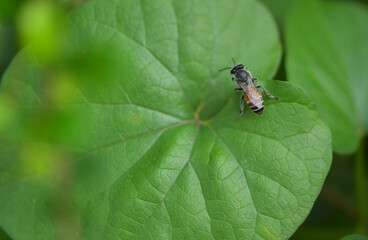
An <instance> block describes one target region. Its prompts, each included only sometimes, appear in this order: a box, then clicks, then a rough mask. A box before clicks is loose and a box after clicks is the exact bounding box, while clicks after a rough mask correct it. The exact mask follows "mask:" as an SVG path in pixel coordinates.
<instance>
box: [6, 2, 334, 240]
mask: <svg viewBox="0 0 368 240" xmlns="http://www.w3.org/2000/svg"><path fill="white" fill-rule="evenodd" d="M70 23H71V25H70V26H69V28H68V35H67V37H68V39H69V42H68V43H69V44H70V46H71V47H74V48H76V49H82V50H81V54H80V55H77V56H70V59H71V62H70V63H69V64H68V63H66V64H65V65H64V68H65V69H67V71H66V70H64V71H62V72H61V73H60V72H59V73H58V72H57V71H56V73H55V72H53V71H52V69H48V68H47V67H45V66H43V64H40V62H39V61H38V58H37V55H34V54H32V53H30V52H28V51H26V50H25V51H23V52H21V53H20V54H19V55H18V56H17V57H16V58H15V60H14V61H13V63H12V65H11V66H10V68H9V69H8V71H7V73H6V75H5V77H4V79H3V82H2V85H1V86H0V87H1V92H3V93H4V94H7V95H10V96H12V98H14V99H16V101H17V102H18V104H19V107H20V108H21V111H22V110H23V111H26V113H28V114H29V115H30V116H29V117H28V118H29V119H31V120H29V121H28V122H30V123H34V124H35V126H37V128H35V129H32V126H33V124H30V127H28V128H26V129H30V130H27V134H25V136H26V138H25V140H23V138H22V140H23V141H21V142H20V143H19V144H17V142H16V141H13V142H14V144H13V145H11V147H8V148H6V147H5V145H3V144H0V156H1V159H0V160H1V161H0V175H1V176H2V178H1V182H0V224H1V226H3V227H4V229H6V230H7V232H9V233H10V234H11V236H12V237H13V238H14V239H16V240H18V239H22V240H23V239H24V240H26V239H32V240H33V239H41V240H42V239H47V240H49V239H55V238H56V239H57V238H62V239H77V237H78V235H79V239H88V240H93V239H109V240H110V239H112V240H113V239H138V238H139V239H143V238H152V239H287V238H289V237H290V236H291V235H292V233H293V232H294V231H295V230H296V229H297V227H298V226H299V225H300V224H301V223H302V222H303V221H304V219H305V218H306V216H307V215H308V213H309V211H310V209H311V207H312V205H313V203H314V200H315V199H316V197H317V195H318V194H319V192H320V189H321V187H322V184H323V182H324V179H325V177H326V174H327V172H328V169H329V166H330V161H331V137H330V132H329V130H328V128H327V126H326V125H325V124H324V123H323V122H322V121H321V119H320V118H319V115H318V113H317V111H316V109H315V107H314V105H313V104H312V103H311V99H310V98H309V97H308V96H307V95H306V94H305V92H304V91H303V90H301V89H299V88H298V87H296V86H294V85H293V84H290V83H286V82H279V81H270V80H267V79H270V78H272V76H273V74H274V72H275V71H276V69H277V66H278V63H279V59H280V54H281V53H280V43H279V40H278V34H277V30H276V27H275V24H274V22H273V21H272V19H271V18H270V15H269V14H268V12H267V11H266V10H265V9H264V8H263V7H262V6H261V5H260V4H259V3H258V2H256V1H241V2H238V1H234V2H230V3H229V1H176V0H175V1H167V0H160V1H141V2H140V1H135V0H131V1H126V0H124V1H122V0H108V1H106V0H104V1H102V0H95V1H89V2H87V3H86V4H84V5H82V6H81V7H80V8H79V9H76V10H75V11H74V12H73V14H72V16H71V20H70ZM240 29H241V31H240ZM91 49H93V50H92V51H89V50H91ZM83 51H85V52H84V53H83ZM66 55H68V54H67V53H66ZM71 55H73V54H71ZM231 56H233V57H235V59H236V60H237V61H238V62H242V63H245V64H246V65H247V66H248V67H249V68H250V69H251V70H252V73H253V75H254V76H257V77H259V79H260V80H263V81H262V83H263V85H264V86H265V87H266V88H267V89H268V90H269V91H270V92H271V93H272V94H274V95H276V96H278V97H280V99H281V100H273V99H265V111H264V113H263V115H261V116H258V115H256V114H254V113H252V112H251V111H250V110H249V109H248V108H247V110H246V112H245V114H244V116H243V117H242V119H241V120H239V121H237V120H236V118H237V116H238V114H239V97H240V96H239V95H238V94H235V93H234V92H233V89H234V88H235V87H236V86H235V85H234V83H233V82H232V81H231V80H230V79H231V76H230V75H229V74H228V73H225V72H218V69H220V68H222V67H226V66H229V65H230V64H231V60H230V57H231ZM72 63H73V64H72ZM54 71H55V70H54ZM65 81H67V83H64V82H65ZM60 89H62V90H60ZM68 109H69V110H70V111H71V112H72V113H75V112H77V113H83V114H79V115H74V114H71V115H68V116H70V117H69V118H66V119H68V121H69V122H71V123H74V122H75V121H76V122H79V123H78V124H79V126H80V128H79V129H76V130H74V131H73V129H74V128H72V127H69V124H66V125H64V124H65V121H56V120H55V121H51V123H50V122H47V121H45V119H44V117H40V118H39V120H40V122H41V124H40V123H37V121H34V119H37V117H35V113H42V114H40V116H45V115H46V116H47V117H46V119H47V118H50V119H63V118H60V117H59V113H60V111H61V112H62V113H64V112H67V113H68V111H67V110H68ZM26 116H28V115H26ZM73 120H74V121H73ZM57 123H58V124H60V125H61V126H63V128H62V129H66V130H65V131H63V133H64V135H63V134H61V133H59V132H57V135H58V134H60V135H58V136H59V137H57V138H55V137H53V133H54V132H55V131H56V128H55V126H57ZM30 136H31V137H30ZM33 138H36V140H39V141H41V143H38V142H36V141H30V140H32V139H33ZM49 139H50V146H47V147H44V148H45V152H44V153H43V154H40V156H41V157H42V159H41V160H39V159H38V161H41V168H36V170H37V171H36V173H37V174H32V172H35V171H30V172H26V171H19V168H21V169H22V167H23V168H24V166H26V167H27V166H30V165H25V164H24V163H27V164H32V163H33V162H34V163H37V162H38V161H37V159H35V158H38V157H39V154H37V153H34V152H37V151H41V150H39V149H40V148H41V147H42V146H44V145H43V144H44V143H45V141H46V140H49ZM55 142H56V143H58V144H57V145H56V144H53V143H55ZM60 143H62V144H60ZM60 145H64V146H63V147H61V146H60ZM64 148H67V149H69V150H71V151H70V152H67V153H64V152H63V151H62V150H64ZM18 152H20V153H24V154H23V155H21V156H22V157H23V158H22V159H23V160H22V161H19V160H18V159H17V158H16V157H17V156H16V154H14V153H18ZM71 154H73V155H71ZM32 159H33V160H32ZM45 159H50V160H49V161H50V163H49V165H47V164H45V161H47V160H45ZM29 161H30V162H29ZM45 166H50V167H49V169H48V168H47V167H45ZM26 169H28V168H26ZM46 170H49V171H50V173H48V172H47V171H46Z"/></svg>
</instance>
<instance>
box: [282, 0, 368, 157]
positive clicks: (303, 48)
mask: <svg viewBox="0 0 368 240" xmlns="http://www.w3.org/2000/svg"><path fill="white" fill-rule="evenodd" d="M367 24H368V10H367V8H366V7H363V6H360V5H358V4H356V3H351V2H329V1H303V3H301V4H300V5H299V6H298V7H297V8H296V9H295V11H294V12H293V13H292V14H291V16H290V17H289V18H288V20H287V27H286V49H287V64H286V65H287V75H288V79H289V81H291V82H294V83H297V84H298V85H300V86H302V87H303V88H304V89H306V90H307V91H308V93H309V94H310V95H311V96H312V98H313V99H314V100H315V101H316V104H317V108H318V110H319V112H320V114H321V117H322V119H324V120H325V121H326V123H327V124H328V125H329V126H330V128H331V131H332V137H333V149H334V150H335V151H337V152H340V153H351V152H354V151H356V149H357V147H358V143H359V140H360V138H361V136H362V135H363V134H364V133H366V132H367V130H368V111H367V105H368V95H367V89H368V65H367V61H366V59H367V58H368V47H367V42H368V32H367V31H366V28H367Z"/></svg>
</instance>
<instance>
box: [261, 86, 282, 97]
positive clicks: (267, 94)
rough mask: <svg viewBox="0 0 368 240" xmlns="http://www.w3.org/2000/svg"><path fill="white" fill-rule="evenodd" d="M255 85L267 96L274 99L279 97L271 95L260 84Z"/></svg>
mask: <svg viewBox="0 0 368 240" xmlns="http://www.w3.org/2000/svg"><path fill="white" fill-rule="evenodd" d="M256 87H257V88H260V89H262V91H263V92H264V93H265V94H266V96H267V97H269V98H274V99H279V98H278V97H275V96H272V95H271V94H269V92H267V91H266V89H264V87H262V86H256Z"/></svg>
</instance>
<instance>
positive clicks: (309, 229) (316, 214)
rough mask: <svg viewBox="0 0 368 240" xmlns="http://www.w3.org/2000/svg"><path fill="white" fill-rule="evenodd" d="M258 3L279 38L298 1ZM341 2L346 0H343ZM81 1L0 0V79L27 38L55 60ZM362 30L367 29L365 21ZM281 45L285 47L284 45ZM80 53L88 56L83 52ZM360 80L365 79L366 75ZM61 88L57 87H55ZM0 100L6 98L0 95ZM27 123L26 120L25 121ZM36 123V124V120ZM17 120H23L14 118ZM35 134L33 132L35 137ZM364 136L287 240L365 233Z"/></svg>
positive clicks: (281, 75)
mask: <svg viewBox="0 0 368 240" xmlns="http://www.w3.org/2000/svg"><path fill="white" fill-rule="evenodd" d="M341 1H344V0H341ZM261 2H263V3H264V4H265V6H266V7H267V8H268V9H269V10H270V12H271V13H272V14H273V16H274V18H275V20H276V21H277V23H278V26H279V29H280V32H281V39H282V41H283V42H284V40H285V39H284V30H285V19H286V18H287V16H288V14H289V12H290V11H292V9H293V6H294V5H295V4H297V2H298V1H296V0H280V1H275V0H262V1H261ZM345 2H352V1H349V0H345ZM355 2H359V3H360V6H361V7H362V8H367V7H368V1H365V0H361V1H355ZM82 3H83V0H59V1H51V0H50V1H42V2H41V1H21V0H2V1H0V79H1V78H2V76H3V74H4V72H5V71H6V69H7V67H8V66H9V64H10V62H11V61H12V59H13V57H14V56H15V55H16V53H17V52H18V51H19V50H20V49H22V48H23V47H24V46H26V45H27V44H28V43H30V42H32V43H35V44H36V47H37V48H38V49H41V50H42V54H43V55H44V57H45V59H47V60H48V61H50V62H53V63H54V64H58V63H59V59H58V57H59V56H60V53H58V52H57V50H55V49H57V46H56V45H57V44H59V43H58V41H56V40H55V39H58V38H59V34H60V31H62V28H63V21H64V17H65V15H66V14H67V13H68V12H70V11H71V10H72V9H74V8H75V7H77V6H78V5H80V4H82ZM306 21H307V20H306ZM365 31H368V26H367V28H366V29H365ZM367 44H368V43H367ZM284 50H286V51H287V49H285V44H284ZM55 51H56V52H55ZM79 57H80V56H79ZM84 57H85V58H88V56H84ZM367 61H368V59H367ZM69 64H70V63H69ZM92 64H93V63H92ZM66 65H68V63H67V64H66ZM285 66H286V64H285V57H283V59H282V63H281V65H280V68H279V70H278V72H277V74H276V77H275V79H280V80H288V79H287V74H286V69H285ZM81 67H82V66H81ZM66 69H68V68H66ZM60 71H61V73H60V75H59V77H65V76H66V75H68V72H63V70H60ZM82 71H83V69H82ZM64 74H65V75H64ZM365 80H366V81H368V80H367V79H365ZM67 87H68V86H59V88H67ZM366 92H368V89H366ZM367 94H368V93H367ZM0 101H8V100H7V99H0ZM367 109H368V108H367ZM14 111H15V110H14V109H0V121H6V118H7V117H8V116H9V118H10V117H11V114H15V113H14ZM55 114H56V115H51V116H46V118H45V119H46V120H45V121H49V120H50V121H51V122H52V121H56V122H58V121H61V120H60V119H63V116H60V114H61V113H55ZM25 121H30V122H32V116H29V119H28V120H25ZM30 122H28V124H31V123H30ZM0 123H1V122H0ZM39 124H41V125H42V123H39ZM48 124H49V123H48ZM20 125H23V124H22V123H20ZM56 125H57V124H56V123H55V126H56ZM17 126H18V125H17ZM52 126H53V125H52V124H51V127H52ZM57 126H59V125H57ZM40 128H41V127H40ZM1 131H3V132H2V133H4V132H5V129H1V128H0V133H1ZM39 134H40V133H39V132H38V133H37V136H38V137H39ZM60 134H63V133H60ZM56 135H57V134H56ZM51 137H55V136H51ZM56 137H57V136H56ZM366 138H367V137H366V135H364V136H363V137H362V138H361V139H362V140H361V142H360V143H359V144H360V146H359V148H358V151H357V152H353V153H350V154H337V153H335V154H334V156H333V163H332V166H331V170H330V173H329V175H328V177H327V180H326V183H325V185H324V187H323V190H322V192H321V194H320V196H319V198H318V199H317V201H316V203H315V205H314V207H313V210H312V211H311V213H310V215H309V217H308V218H307V220H306V221H305V222H304V224H303V225H302V226H301V227H300V228H299V229H298V230H297V232H296V233H295V234H294V236H293V237H292V239H295V240H299V239H300V240H302V239H321V240H322V239H340V238H341V237H343V236H346V235H348V234H352V233H359V234H363V235H366V234H368V229H367V226H368V217H367V206H368V203H367V202H366V201H367V196H366V194H367V186H368V182H367V181H368V178H367V175H366V173H367V165H368V164H367V156H368V151H367V149H368V141H367V140H366ZM7 140H8V139H7V138H6V137H4V135H3V137H0V141H4V142H5V141H7ZM33 147H34V146H33ZM33 147H30V149H29V151H34V148H33ZM364 152H365V153H364ZM25 154H28V153H25ZM45 154H46V155H48V154H51V155H53V154H54V153H52V152H50V153H47V152H46V153H45ZM46 157H47V156H45V158H46ZM358 159H361V160H358ZM42 164H43V162H42V159H41V160H40V166H39V169H38V170H36V172H37V171H38V172H39V174H43V170H42V168H47V167H48V166H42ZM65 168H67V166H65ZM65 191H67V190H65ZM60 201H61V202H60V203H59V204H61V205H63V204H64V203H67V202H68V201H67V200H65V199H60ZM66 208H68V207H66ZM0 239H10V238H9V237H8V236H7V234H6V233H5V232H4V231H3V230H2V229H0Z"/></svg>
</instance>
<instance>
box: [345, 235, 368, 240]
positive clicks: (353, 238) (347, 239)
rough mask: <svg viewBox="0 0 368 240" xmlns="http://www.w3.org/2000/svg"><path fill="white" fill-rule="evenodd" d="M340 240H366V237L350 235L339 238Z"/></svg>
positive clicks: (367, 238)
mask: <svg viewBox="0 0 368 240" xmlns="http://www.w3.org/2000/svg"><path fill="white" fill-rule="evenodd" d="M340 240H368V237H365V236H363V235H359V234H352V235H348V236H345V237H343V238H341V239H340Z"/></svg>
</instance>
